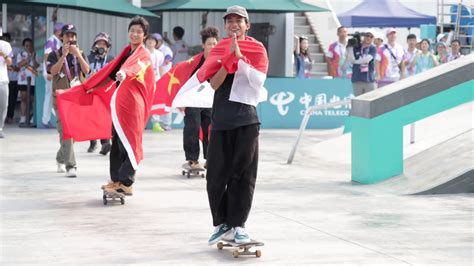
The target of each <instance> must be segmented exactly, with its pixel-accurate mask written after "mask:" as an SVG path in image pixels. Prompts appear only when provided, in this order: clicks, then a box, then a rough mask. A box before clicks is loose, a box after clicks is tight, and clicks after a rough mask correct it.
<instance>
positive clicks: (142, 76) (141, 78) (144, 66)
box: [135, 59, 151, 82]
mask: <svg viewBox="0 0 474 266" xmlns="http://www.w3.org/2000/svg"><path fill="white" fill-rule="evenodd" d="M137 63H138V65H139V66H140V67H141V69H140V71H138V73H137V75H136V76H135V78H136V79H137V80H139V81H141V82H145V72H146V70H147V68H148V67H149V66H150V65H151V63H150V62H148V63H147V64H145V63H143V62H142V61H141V60H140V59H138V62H137Z"/></svg>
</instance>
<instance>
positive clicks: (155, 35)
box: [151, 33, 163, 41]
mask: <svg viewBox="0 0 474 266" xmlns="http://www.w3.org/2000/svg"><path fill="white" fill-rule="evenodd" d="M151 37H152V38H153V39H155V40H157V41H161V40H163V37H161V34H159V33H153V34H152V35H151Z"/></svg>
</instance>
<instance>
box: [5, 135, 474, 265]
mask: <svg viewBox="0 0 474 266" xmlns="http://www.w3.org/2000/svg"><path fill="white" fill-rule="evenodd" d="M5 132H6V134H7V138H6V139H1V140H0V151H1V153H0V159H1V168H0V176H1V178H0V210H1V218H0V265H19V264H38V265H120V264H140V265H170V264H181V265H209V264H241V263H245V264H267V265H282V264H285V265H286V264H293V265H301V264H308V265H316V264H330V265H341V264H347V265H472V264H473V242H474V236H473V226H474V224H473V197H472V195H467V194H460V195H442V196H402V195H396V194H393V193H385V192H380V191H378V190H377V189H376V187H375V186H361V185H357V184H352V183H351V182H350V164H349V163H348V162H347V160H338V159H337V158H340V157H341V156H342V157H344V156H345V155H341V154H340V153H343V152H344V149H339V146H337V145H335V146H334V147H333V149H332V153H327V154H326V155H325V156H322V155H321V150H319V149H317V150H316V148H317V147H323V146H322V144H323V143H320V144H321V145H319V144H316V143H318V142H321V141H323V140H326V139H329V138H333V137H335V136H337V135H338V134H340V130H332V131H307V132H305V134H304V137H303V139H302V142H301V144H300V146H301V147H302V149H301V150H299V151H298V153H297V157H296V159H295V162H294V164H293V165H287V164H285V162H286V159H287V156H288V153H289V151H290V148H291V145H292V143H293V140H294V136H295V134H296V130H262V132H261V137H260V141H261V145H260V147H261V152H260V164H259V175H258V179H257V187H256V192H255V198H254V205H253V209H252V211H251V214H250V218H249V220H248V222H247V229H248V231H249V233H250V236H251V237H253V238H255V239H257V240H260V241H263V242H265V246H264V247H262V248H261V250H262V253H263V255H262V257H261V258H254V257H249V258H238V259H234V258H233V257H232V256H231V252H230V251H229V250H223V251H219V250H217V248H216V247H215V246H213V247H210V246H207V244H206V241H207V239H208V237H209V236H210V234H211V232H212V226H211V225H212V224H211V216H210V212H209V208H208V202H207V194H206V191H205V179H201V178H193V179H187V178H185V177H183V176H181V173H180V172H181V171H180V165H181V164H182V163H183V160H184V155H183V152H182V144H181V143H182V131H181V130H173V131H171V132H167V133H163V134H154V133H151V132H149V131H147V132H146V134H145V136H144V143H145V144H146V146H145V160H144V161H143V162H142V164H141V166H140V170H139V171H138V174H137V182H136V184H135V186H134V187H135V195H134V196H133V197H128V198H127V199H126V204H125V205H123V206H121V205H115V206H103V205H102V200H101V196H102V192H101V190H100V186H101V185H102V184H104V183H105V182H106V181H107V179H108V159H107V158H106V157H103V156H101V155H99V154H98V153H94V154H88V153H86V149H87V146H88V143H77V144H76V146H75V147H76V154H77V161H78V178H77V179H68V178H65V177H64V176H63V174H57V173H55V170H56V166H55V160H54V158H55V152H56V150H57V148H58V144H57V139H58V135H57V133H56V131H55V130H38V129H20V128H17V127H8V128H6V129H5ZM329 143H330V141H329ZM318 145H319V146H318ZM340 145H342V144H340ZM338 156H339V157H338Z"/></svg>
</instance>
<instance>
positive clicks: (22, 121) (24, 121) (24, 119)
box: [20, 116, 26, 124]
mask: <svg viewBox="0 0 474 266" xmlns="http://www.w3.org/2000/svg"><path fill="white" fill-rule="evenodd" d="M24 123H26V117H25V116H21V117H20V124H24Z"/></svg>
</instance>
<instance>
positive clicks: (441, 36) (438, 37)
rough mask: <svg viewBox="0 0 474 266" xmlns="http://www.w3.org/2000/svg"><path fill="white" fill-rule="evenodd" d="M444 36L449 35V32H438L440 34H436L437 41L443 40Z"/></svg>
mask: <svg viewBox="0 0 474 266" xmlns="http://www.w3.org/2000/svg"><path fill="white" fill-rule="evenodd" d="M444 37H446V38H447V37H448V33H447V32H445V33H440V34H438V36H436V42H441V39H443V38H444Z"/></svg>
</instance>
